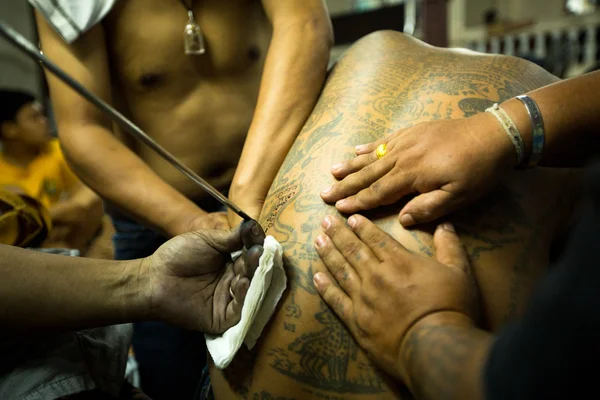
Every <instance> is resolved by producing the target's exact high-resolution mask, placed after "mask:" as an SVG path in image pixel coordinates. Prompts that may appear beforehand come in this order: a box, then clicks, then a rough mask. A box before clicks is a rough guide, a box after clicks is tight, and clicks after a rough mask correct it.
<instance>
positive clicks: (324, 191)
mask: <svg viewBox="0 0 600 400" xmlns="http://www.w3.org/2000/svg"><path fill="white" fill-rule="evenodd" d="M329 192H331V186H329V187H328V188H327V189H323V190H322V191H321V193H322V194H327V193H329Z"/></svg>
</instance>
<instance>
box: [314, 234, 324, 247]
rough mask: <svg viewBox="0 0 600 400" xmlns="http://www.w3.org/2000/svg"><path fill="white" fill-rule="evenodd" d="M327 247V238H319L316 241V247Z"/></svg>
mask: <svg viewBox="0 0 600 400" xmlns="http://www.w3.org/2000/svg"><path fill="white" fill-rule="evenodd" d="M324 245H325V238H324V237H323V236H322V235H319V236H317V240H316V241H315V246H317V247H323V246H324Z"/></svg>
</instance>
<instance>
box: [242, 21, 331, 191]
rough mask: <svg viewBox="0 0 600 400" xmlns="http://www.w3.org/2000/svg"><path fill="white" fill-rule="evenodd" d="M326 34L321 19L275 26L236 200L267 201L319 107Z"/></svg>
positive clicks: (327, 44) (326, 25) (326, 59)
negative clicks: (303, 129)
mask: <svg viewBox="0 0 600 400" xmlns="http://www.w3.org/2000/svg"><path fill="white" fill-rule="evenodd" d="M280 25H282V26H280ZM329 29H330V28H329V22H328V21H327V20H321V19H318V21H317V22H315V20H310V19H309V20H299V21H297V22H296V23H294V24H285V25H284V24H279V25H278V24H277V23H275V24H274V30H273V39H272V41H271V44H270V46H269V52H268V55H267V60H266V63H265V69H264V72H263V78H262V84H261V88H260V94H259V98H258V103H257V106H256V111H255V113H254V118H253V121H252V125H251V127H250V130H249V132H248V138H247V139H246V143H245V145H244V150H243V152H242V156H241V159H240V163H239V166H238V169H237V171H236V175H235V178H234V180H233V184H232V192H233V196H234V197H235V196H236V195H239V196H244V197H245V198H250V199H253V200H254V199H256V200H260V199H264V197H265V196H266V194H267V192H268V190H269V187H270V186H271V183H272V181H273V179H274V177H275V175H276V174H277V172H278V171H279V167H280V166H281V164H282V163H283V160H284V159H285V157H286V155H287V153H288V151H289V149H290V147H291V145H292V144H293V142H294V140H295V139H296V136H297V135H298V133H299V132H300V130H301V129H302V126H303V125H304V122H305V121H306V119H307V118H308V116H309V114H310V112H311V111H312V109H313V107H314V105H315V103H316V101H317V98H318V95H319V92H320V90H321V86H322V84H323V81H324V79H325V74H326V72H327V64H328V62H329V49H330V45H331V39H330V36H331V33H330V31H329Z"/></svg>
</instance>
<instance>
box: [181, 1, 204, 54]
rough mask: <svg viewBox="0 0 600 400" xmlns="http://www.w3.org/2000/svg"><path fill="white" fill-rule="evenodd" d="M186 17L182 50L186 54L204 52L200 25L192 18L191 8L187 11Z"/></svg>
mask: <svg viewBox="0 0 600 400" xmlns="http://www.w3.org/2000/svg"><path fill="white" fill-rule="evenodd" d="M188 17H189V20H188V23H187V25H186V26H185V30H184V31H183V50H184V51H185V54H188V55H195V54H204V53H205V52H206V48H205V47H204V36H203V35H202V29H200V25H198V23H197V22H196V20H195V19H194V13H193V12H192V10H189V11H188Z"/></svg>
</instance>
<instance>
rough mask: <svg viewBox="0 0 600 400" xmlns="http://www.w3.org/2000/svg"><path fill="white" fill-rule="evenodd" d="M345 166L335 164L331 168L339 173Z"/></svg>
mask: <svg viewBox="0 0 600 400" xmlns="http://www.w3.org/2000/svg"><path fill="white" fill-rule="evenodd" d="M343 165H344V164H342V163H339V164H334V165H332V166H331V170H332V171H339V170H340V169H341V168H342V166H343Z"/></svg>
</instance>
